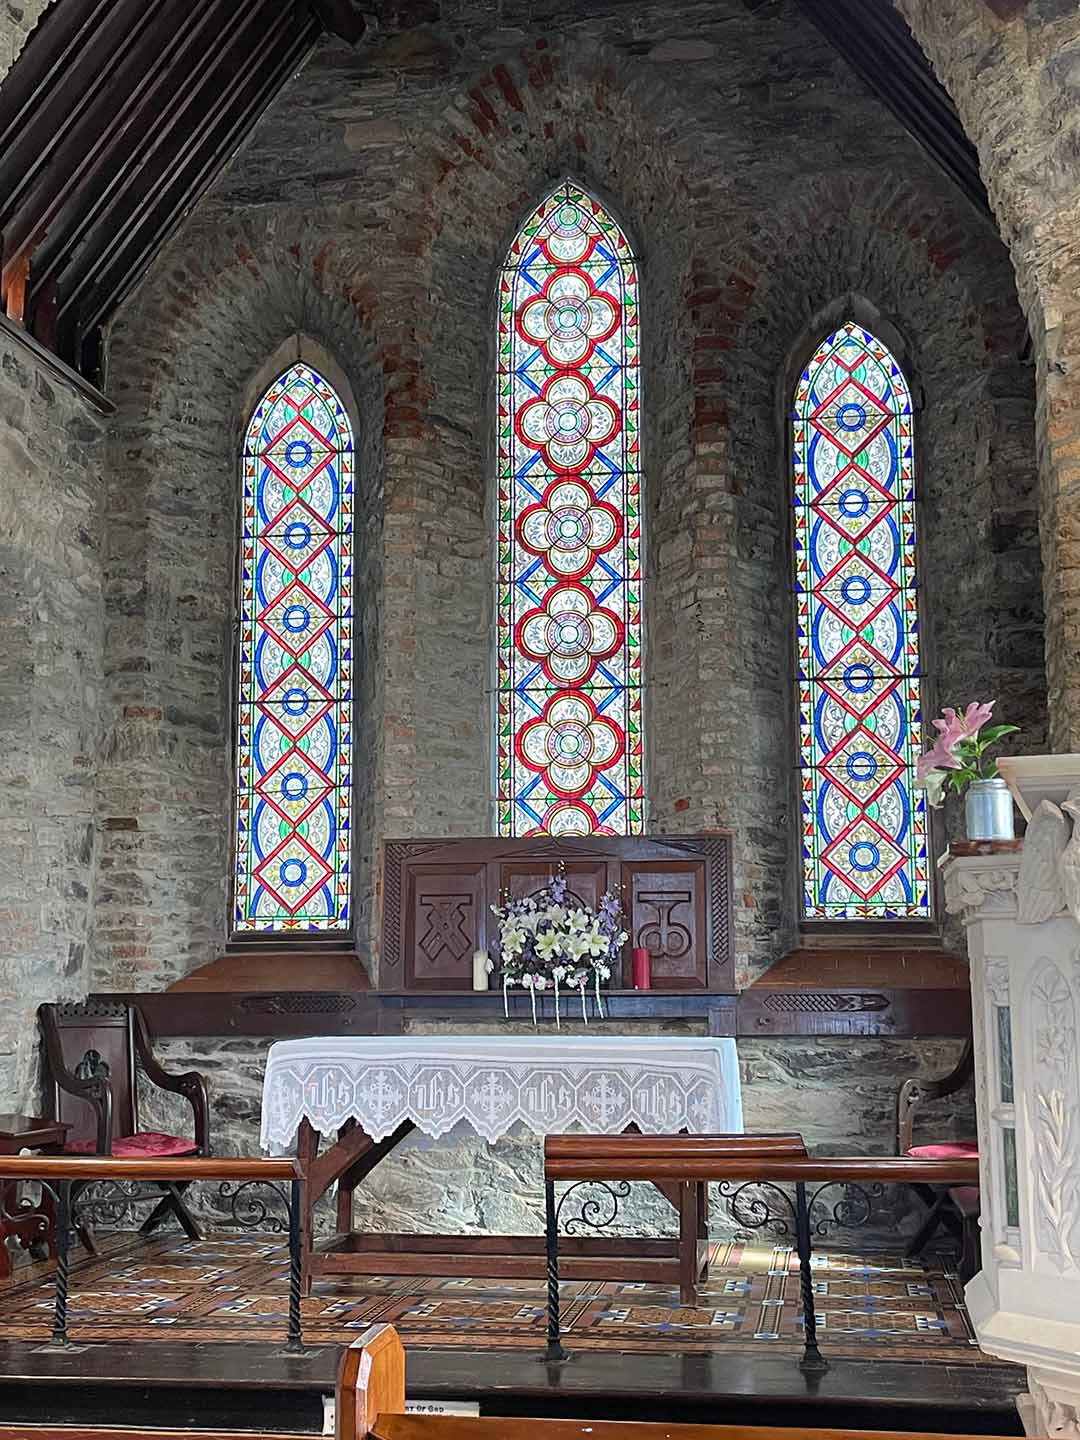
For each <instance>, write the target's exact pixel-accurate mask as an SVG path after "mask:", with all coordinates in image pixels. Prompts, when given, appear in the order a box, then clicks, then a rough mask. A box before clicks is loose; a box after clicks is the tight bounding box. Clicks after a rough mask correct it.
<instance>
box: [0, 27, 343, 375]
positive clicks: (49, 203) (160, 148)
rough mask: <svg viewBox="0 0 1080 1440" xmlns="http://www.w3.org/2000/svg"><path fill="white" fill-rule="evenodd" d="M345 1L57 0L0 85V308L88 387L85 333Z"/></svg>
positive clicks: (92, 342)
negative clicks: (83, 376)
mask: <svg viewBox="0 0 1080 1440" xmlns="http://www.w3.org/2000/svg"><path fill="white" fill-rule="evenodd" d="M365 25H366V22H365V20H364V17H363V15H362V14H361V13H360V12H359V10H358V9H357V8H356V7H355V6H354V5H353V4H352V0H332V3H331V0H64V3H63V4H58V3H57V4H53V5H52V6H51V7H50V8H49V9H48V10H47V11H46V13H45V15H44V17H43V19H42V20H41V22H40V23H39V25H38V26H37V28H36V30H35V31H34V33H33V34H32V35H31V37H30V40H29V41H28V43H27V45H26V46H25V47H24V49H23V52H22V54H21V55H20V57H19V59H18V61H17V62H16V64H15V65H14V66H13V67H12V69H11V71H10V72H9V74H8V76H7V77H6V78H5V80H4V83H3V86H0V237H2V242H3V245H2V252H0V255H2V264H0V276H2V279H0V299H2V301H3V308H4V309H5V311H6V313H7V315H8V317H9V318H10V319H13V320H16V321H18V322H19V323H22V324H23V325H25V326H26V328H27V329H28V330H29V331H30V332H31V333H32V334H33V335H34V337H35V338H36V339H37V340H38V341H39V342H41V343H42V344H43V345H45V346H46V347H48V348H50V349H52V350H54V351H55V352H56V353H57V354H58V355H59V356H60V357H61V358H62V359H64V360H65V361H67V362H68V363H69V364H71V365H72V366H74V367H75V368H76V369H78V370H80V371H81V372H82V373H84V374H89V375H90V376H91V378H93V371H94V368H95V364H96V356H97V354H98V349H99V346H98V336H99V332H100V327H101V325H102V324H103V323H104V322H105V321H106V320H107V319H108V317H109V315H110V314H111V313H112V311H113V310H114V309H115V307H116V306H117V305H118V304H119V302H120V301H121V300H122V299H123V298H124V296H125V295H126V294H127V293H128V291H129V290H130V289H131V288H132V286H133V285H134V284H135V282H136V281H137V280H138V278H139V276H140V275H141V274H142V272H143V271H144V270H145V268H146V266H147V265H148V264H149V262H150V260H151V259H152V257H153V255H154V253H155V251H156V249H157V248H158V247H159V246H160V245H161V244H162V243H163V241H164V240H165V239H166V238H167V236H168V235H169V233H170V232H171V231H172V230H173V229H174V228H175V226H176V225H177V224H178V223H179V221H180V220H181V218H182V217H183V215H184V214H185V213H186V212H187V211H188V210H189V209H190V208H191V206H192V205H193V204H194V203H195V201H196V200H197V199H198V198H199V196H200V195H201V194H202V193H203V192H204V191H205V190H206V188H207V187H208V186H209V185H210V184H211V183H212V181H213V180H214V178H215V176H216V175H217V174H218V172H219V171H220V170H221V168H222V166H223V165H224V164H225V163H226V162H227V161H228V159H229V158H230V156H231V155H232V154H233V153H234V151H235V150H236V148H237V146H238V145H240V144H241V142H242V141H243V140H244V138H245V136H246V135H247V133H248V132H249V131H250V130H251V128H252V126H253V125H254V124H255V122H256V121H257V120H258V118H259V116H260V115H261V114H262V113H263V111H264V110H265V108H266V107H267V105H269V103H270V102H271V101H272V100H273V98H274V96H275V95H276V94H277V92H278V91H279V90H280V88H281V87H282V85H284V84H285V82H286V81H287V80H288V79H289V77H290V76H291V75H292V74H293V73H295V71H296V69H297V68H298V67H299V66H300V65H302V64H303V62H304V60H305V59H306V58H307V56H308V55H309V54H310V52H311V50H312V49H313V48H314V46H315V43H316V41H317V40H318V38H319V35H320V34H321V33H322V32H323V30H324V29H332V30H334V32H335V33H340V34H341V35H342V36H343V38H345V39H347V40H349V41H350V42H351V43H356V42H357V41H358V40H359V39H360V38H362V36H363V33H364V30H365Z"/></svg>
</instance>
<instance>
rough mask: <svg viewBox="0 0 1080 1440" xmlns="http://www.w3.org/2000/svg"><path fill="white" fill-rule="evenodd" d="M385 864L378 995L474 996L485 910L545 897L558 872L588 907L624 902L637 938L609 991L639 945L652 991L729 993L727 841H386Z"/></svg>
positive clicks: (484, 942) (484, 940) (490, 927)
mask: <svg viewBox="0 0 1080 1440" xmlns="http://www.w3.org/2000/svg"><path fill="white" fill-rule="evenodd" d="M384 855H385V858H384V874H383V928H382V947H381V963H380V972H379V987H380V989H383V990H469V989H471V986H472V955H473V952H474V950H476V949H489V948H490V949H493V948H494V938H495V930H494V920H493V917H492V915H491V906H492V905H494V904H498V903H499V898H500V895H502V894H504V893H506V892H509V893H510V894H512V895H518V896H520V895H528V894H533V893H535V892H536V891H537V890H542V889H543V888H544V887H545V886H546V885H547V884H548V883H549V881H550V880H551V878H552V876H553V875H554V874H555V873H556V871H557V870H558V869H559V867H560V866H562V867H563V868H564V870H565V873H566V878H567V881H568V884H569V886H570V890H571V893H572V894H573V895H574V896H575V897H576V898H577V899H579V900H580V901H581V903H582V904H584V905H587V906H589V907H595V906H596V905H597V904H598V902H599V900H600V897H601V895H603V893H604V891H605V890H612V891H616V892H618V893H621V894H622V897H623V905H624V908H625V910H626V914H627V920H628V922H629V923H628V924H627V927H626V928H627V929H628V930H629V931H630V932H631V937H632V939H631V941H628V942H627V945H626V947H625V950H624V953H623V955H622V956H621V957H620V963H619V964H617V965H616V966H615V968H614V974H613V976H612V981H611V985H612V988H614V989H618V988H621V987H625V986H629V984H630V952H631V950H632V948H633V945H634V944H643V945H645V947H646V948H647V949H648V950H649V951H650V952H651V953H652V955H653V986H654V989H656V990H660V991H663V990H679V989H682V990H688V989H700V990H709V991H711V992H713V993H721V994H730V993H732V992H733V990H734V946H733V940H732V902H731V872H732V866H731V837H730V836H729V835H727V834H719V835H709V836H670V837H669V836H648V837H644V836H641V837H624V836H611V837H608V836H594V837H590V838H588V839H581V840H561V841H555V840H551V839H550V838H547V837H540V838H537V839H520V840H501V839H496V838H488V837H485V838H483V839H464V840H388V841H387V842H386V846H385V852H384Z"/></svg>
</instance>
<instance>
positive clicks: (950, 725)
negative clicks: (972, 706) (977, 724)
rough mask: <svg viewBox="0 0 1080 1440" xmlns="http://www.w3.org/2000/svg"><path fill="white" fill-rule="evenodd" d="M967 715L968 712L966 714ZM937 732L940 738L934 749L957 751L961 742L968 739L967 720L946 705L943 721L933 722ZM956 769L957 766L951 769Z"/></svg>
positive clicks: (943, 711) (942, 713) (942, 714)
mask: <svg viewBox="0 0 1080 1440" xmlns="http://www.w3.org/2000/svg"><path fill="white" fill-rule="evenodd" d="M965 714H966V712H965ZM933 724H934V729H935V730H937V731H938V732H939V733H938V738H937V739H936V740H935V741H934V748H935V749H937V748H938V747H939V746H940V747H941V748H942V749H943V750H948V751H949V752H950V753H951V752H952V751H953V750H955V749H956V747H957V745H959V743H960V741H961V740H966V739H967V734H968V732H967V729H966V724H965V720H962V719H961V718H960V716H959V715H957V713H956V711H955V710H954V709H953V707H952V706H951V705H946V706H945V708H944V710H942V712H941V719H940V720H935V721H934V722H933ZM950 768H952V769H955V768H956V767H955V766H952V767H950Z"/></svg>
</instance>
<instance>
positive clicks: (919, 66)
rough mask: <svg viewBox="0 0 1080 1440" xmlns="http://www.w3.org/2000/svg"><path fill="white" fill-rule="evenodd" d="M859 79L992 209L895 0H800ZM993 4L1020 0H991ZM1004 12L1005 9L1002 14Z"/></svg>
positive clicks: (949, 105)
mask: <svg viewBox="0 0 1080 1440" xmlns="http://www.w3.org/2000/svg"><path fill="white" fill-rule="evenodd" d="M796 3H797V4H798V6H799V9H800V10H802V11H803V13H804V14H805V15H806V16H807V18H808V19H809V20H811V21H812V22H813V23H814V25H816V26H817V28H818V29H819V30H820V31H821V33H822V35H824V37H825V38H826V40H828V42H829V44H830V45H832V47H833V49H834V50H836V51H837V52H838V53H839V54H840V55H842V56H843V58H844V59H845V60H846V61H847V63H848V64H849V65H850V66H851V68H852V70H854V71H855V73H856V74H857V75H858V76H859V78H860V79H861V80H862V81H863V82H864V83H865V84H866V85H867V86H868V87H869V88H870V89H871V90H872V91H873V92H874V93H875V94H876V95H877V97H878V98H879V99H880V100H882V101H883V102H884V103H885V104H886V105H887V106H888V107H889V109H890V110H891V111H892V112H893V114H894V115H895V116H896V117H897V119H898V120H899V121H900V122H901V124H902V125H903V126H904V128H905V129H906V130H907V131H908V132H909V134H910V135H912V136H913V138H914V139H916V140H917V141H918V142H919V144H920V145H922V147H923V149H924V150H926V152H927V153H928V154H929V155H930V156H931V157H932V158H933V159H934V160H935V161H936V162H937V163H938V165H940V166H941V168H942V170H944V171H945V173H946V175H948V176H949V178H950V179H951V180H952V181H953V182H954V183H955V184H956V185H957V186H959V188H960V189H961V190H962V191H963V192H964V194H965V195H966V196H967V197H968V199H969V200H970V201H971V202H972V204H974V205H976V206H977V207H978V208H979V209H980V210H982V211H984V212H985V213H987V214H989V213H990V201H989V199H988V198H987V194H986V187H985V186H984V185H983V182H982V176H981V175H980V174H979V157H978V154H977V152H976V150H975V147H974V145H973V144H972V143H971V141H970V140H969V139H968V137H967V132H966V131H965V130H964V127H963V124H962V123H961V120H960V116H959V115H958V114H957V112H956V107H955V105H954V104H953V102H952V100H951V99H950V98H949V93H948V91H947V90H946V89H945V87H944V86H943V85H941V84H940V83H939V82H938V79H937V77H936V76H935V74H934V72H933V69H932V68H931V65H930V62H929V60H928V59H927V58H926V55H925V54H924V53H923V51H922V49H921V47H920V46H919V43H918V41H917V40H916V39H915V37H914V36H913V35H912V33H911V31H910V30H909V29H908V26H907V22H906V21H905V20H904V18H903V16H902V15H901V14H900V13H899V11H897V10H896V9H895V7H894V6H893V5H892V4H891V3H890V0H870V3H868V0H796ZM989 3H991V8H994V9H998V7H999V5H1010V6H1011V9H1012V10H1013V11H1016V10H1017V8H1018V6H1017V4H1016V0H989ZM998 13H1000V10H999V12H998Z"/></svg>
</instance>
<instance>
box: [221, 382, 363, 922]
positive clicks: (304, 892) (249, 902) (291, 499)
mask: <svg viewBox="0 0 1080 1440" xmlns="http://www.w3.org/2000/svg"><path fill="white" fill-rule="evenodd" d="M242 466H243V501H242V505H243V509H242V516H241V534H242V542H241V543H242V551H241V563H240V596H239V602H240V637H239V654H238V677H237V678H238V686H237V696H238V702H237V703H238V710H237V765H236V873H235V882H234V895H233V928H234V929H235V930H237V931H252V930H271V931H272V930H282V931H289V930H346V929H348V927H349V924H350V909H349V906H350V871H351V863H350V860H351V857H350V845H351V836H352V825H351V813H352V539H353V437H352V428H351V426H350V424H349V419H348V415H347V414H346V412H345V408H344V406H343V405H342V404H341V401H340V400H339V398H338V396H337V395H336V394H335V392H334V390H333V388H332V386H331V385H330V384H329V383H328V382H327V381H326V379H325V378H324V377H323V376H322V375H320V374H318V372H317V371H315V370H312V369H311V368H310V367H309V366H307V365H302V364H297V365H293V366H292V367H291V368H290V369H289V370H287V371H286V372H285V373H284V374H283V375H281V376H279V378H278V379H277V380H275V382H274V383H273V385H271V386H270V388H269V390H267V392H266V394H265V395H264V396H263V398H262V400H260V402H259V404H258V406H257V407H256V409H255V413H254V415H253V416H252V417H251V423H250V424H249V426H248V431H247V437H246V439H245V442H244V454H243V460H242Z"/></svg>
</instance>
